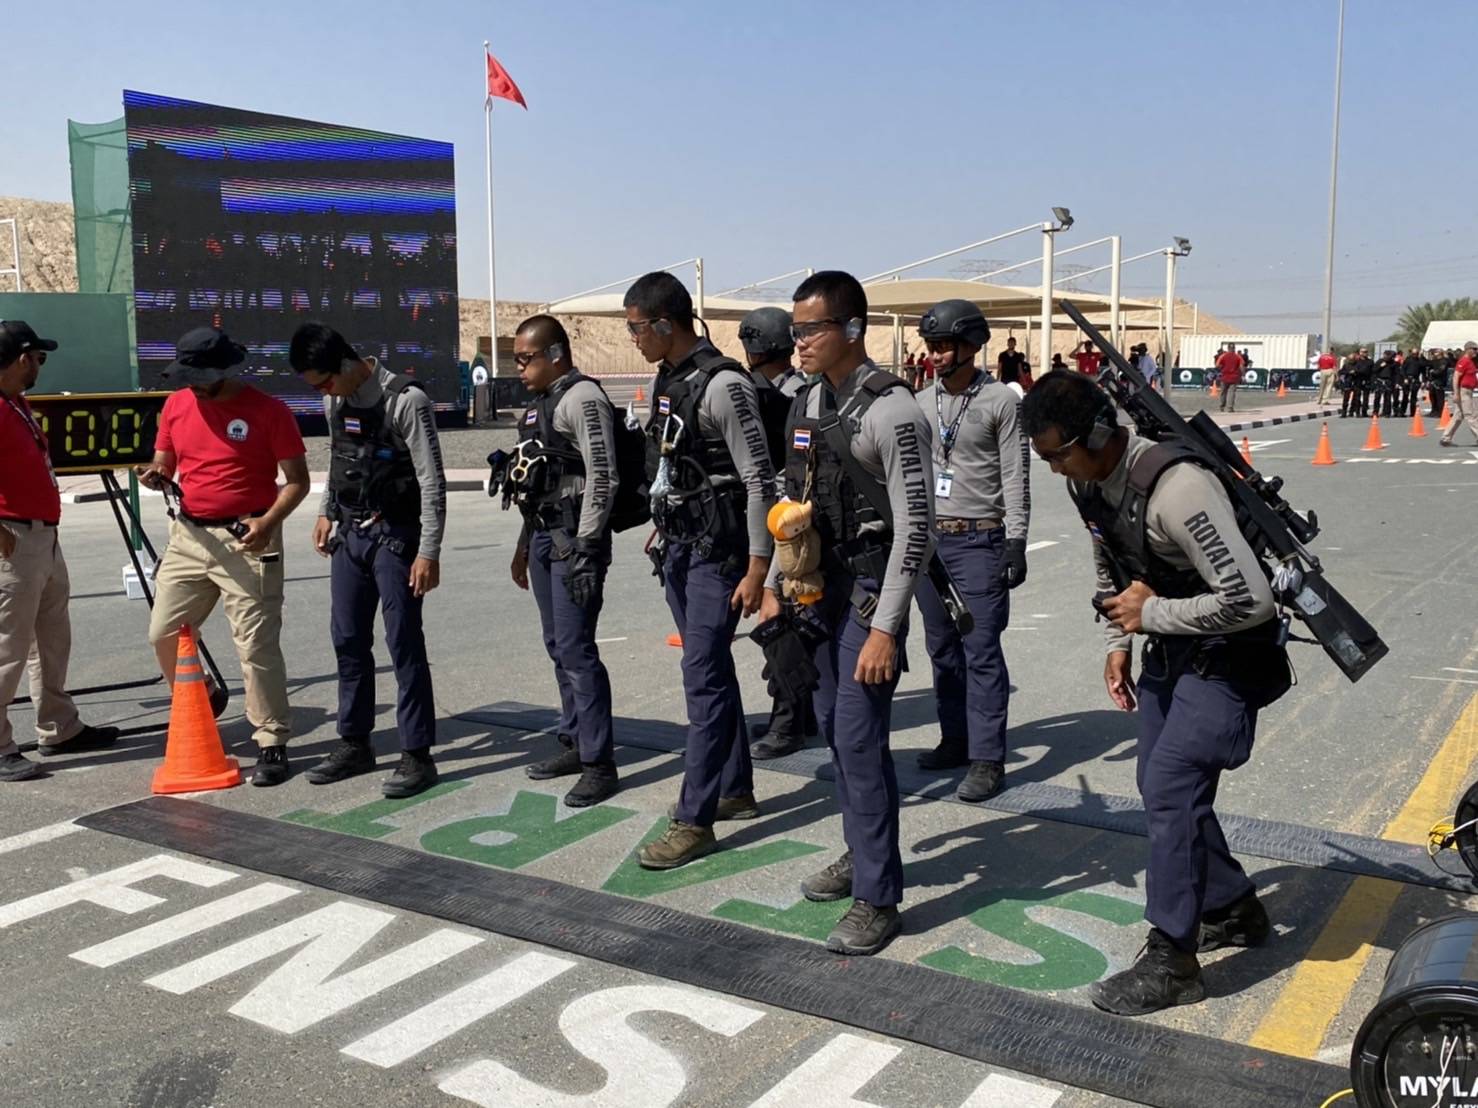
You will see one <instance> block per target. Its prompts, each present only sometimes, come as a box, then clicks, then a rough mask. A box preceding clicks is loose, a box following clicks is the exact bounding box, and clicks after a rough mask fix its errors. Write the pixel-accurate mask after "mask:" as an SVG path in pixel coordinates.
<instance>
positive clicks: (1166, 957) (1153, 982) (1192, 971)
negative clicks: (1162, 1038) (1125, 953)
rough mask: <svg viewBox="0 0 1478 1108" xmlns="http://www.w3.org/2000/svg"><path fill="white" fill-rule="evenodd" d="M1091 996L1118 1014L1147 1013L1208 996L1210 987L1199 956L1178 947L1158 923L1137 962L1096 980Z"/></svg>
mask: <svg viewBox="0 0 1478 1108" xmlns="http://www.w3.org/2000/svg"><path fill="white" fill-rule="evenodd" d="M1088 997H1089V999H1090V1000H1092V1001H1093V1005H1094V1007H1096V1008H1102V1009H1103V1010H1104V1011H1105V1012H1112V1013H1113V1014H1114V1015H1116V1016H1144V1015H1148V1014H1149V1013H1150V1012H1158V1011H1160V1010H1161V1009H1162V1008H1171V1007H1174V1006H1175V1005H1177V1004H1195V1003H1196V1002H1197V1001H1198V1000H1204V999H1205V998H1206V987H1205V986H1204V985H1203V984H1202V983H1201V964H1200V963H1199V962H1197V961H1196V956H1195V955H1194V954H1192V953H1191V952H1190V951H1188V950H1181V949H1180V948H1179V947H1177V946H1176V945H1175V944H1174V943H1172V942H1171V941H1170V940H1169V939H1168V938H1166V937H1165V933H1164V932H1163V931H1161V930H1160V929H1159V928H1158V927H1151V928H1150V934H1149V938H1147V939H1146V940H1145V943H1144V946H1143V947H1141V948H1140V951H1139V958H1138V960H1137V961H1135V963H1134V965H1132V966H1130V967H1129V968H1128V969H1126V970H1124V971H1123V972H1122V973H1116V974H1114V975H1113V976H1112V977H1108V978H1105V979H1104V980H1102V981H1098V982H1095V983H1094V984H1093V985H1091V986H1090V987H1089V989H1088Z"/></svg>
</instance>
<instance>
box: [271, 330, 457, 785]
mask: <svg viewBox="0 0 1478 1108" xmlns="http://www.w3.org/2000/svg"><path fill="white" fill-rule="evenodd" d="M288 361H289V362H290V363H291V365H292V367H293V369H294V371H296V372H297V373H298V375H299V376H301V377H302V378H303V380H304V381H305V382H306V383H307V384H309V385H311V386H312V387H313V388H315V389H317V390H318V391H319V392H321V393H323V394H324V397H323V411H324V415H325V416H326V417H327V419H328V425H329V434H330V436H331V452H332V456H331V458H330V461H329V476H328V485H327V487H326V488H325V489H324V494H323V505H322V507H321V508H320V509H319V515H318V521H317V522H316V523H315V524H314V526H313V545H314V547H315V548H316V549H317V550H318V552H319V553H320V554H322V555H324V556H325V557H330V558H331V559H332V561H331V563H330V568H329V589H330V593H331V596H332V609H331V612H330V616H329V631H330V636H331V637H332V639H333V644H334V654H335V655H336V656H337V658H338V668H339V713H338V729H339V739H340V741H339V745H338V746H337V747H335V748H334V750H332V751H331V752H330V753H329V755H328V756H327V757H326V758H324V760H323V761H322V762H320V763H319V764H318V765H316V766H314V767H313V768H312V769H310V770H309V771H308V773H307V775H306V776H307V778H308V781H309V782H310V783H311V784H314V785H325V784H328V783H330V782H333V781H342V780H343V779H344V778H346V777H352V776H353V775H355V774H359V773H365V772H367V771H369V770H371V769H374V767H375V754H374V749H373V747H372V746H371V744H370V733H371V731H372V730H373V729H374V721H375V659H374V653H373V650H372V645H373V643H374V623H375V609H376V608H379V609H380V611H381V613H382V614H383V616H384V620H385V645H386V647H387V648H388V649H389V652H390V661H391V664H392V665H393V666H394V669H395V684H396V688H397V695H396V703H395V722H396V729H397V730H398V731H399V733H400V734H399V737H400V748H401V759H400V765H399V766H398V767H397V768H396V770H395V772H394V774H392V775H391V776H390V778H389V779H388V780H386V781H385V783H384V785H383V786H381V791H382V792H384V794H385V795H386V796H387V797H391V798H402V797H409V796H415V795H417V794H418V793H422V792H425V791H426V790H427V789H429V788H431V786H432V785H434V784H436V781H437V776H438V775H437V771H436V765H435V763H434V762H433V761H432V759H431V747H432V746H433V745H434V744H435V742H436V702H435V700H434V698H433V694H432V689H431V663H430V662H429V661H427V659H426V636H425V633H424V630H423V627H422V622H421V607H422V603H423V601H424V599H425V596H426V594H427V593H428V592H430V591H431V590H432V589H434V588H436V586H437V585H438V584H440V582H441V537H442V533H443V531H444V530H445V528H446V474H445V473H444V472H443V469H442V464H441V446H440V444H439V442H438V441H437V438H436V422H435V414H434V411H433V408H432V404H431V398H430V397H429V396H427V395H426V391H425V390H424V389H422V388H421V387H420V385H418V384H417V383H416V382H415V381H414V380H412V379H410V378H408V377H403V376H401V375H399V374H396V373H392V372H390V370H389V369H387V368H386V367H385V366H384V365H382V364H381V363H380V362H379V360H378V359H376V358H372V357H371V358H361V357H360V356H359V354H358V353H357V352H356V351H355V350H354V348H353V347H352V346H350V345H349V342H348V341H347V340H346V339H345V338H344V336H343V335H341V334H339V332H338V331H335V330H334V329H333V328H332V327H329V326H326V325H325V324H322V323H305V324H303V326H301V327H299V328H298V329H297V331H296V332H294V334H293V337H292V344H291V347H290V349H289V351H288Z"/></svg>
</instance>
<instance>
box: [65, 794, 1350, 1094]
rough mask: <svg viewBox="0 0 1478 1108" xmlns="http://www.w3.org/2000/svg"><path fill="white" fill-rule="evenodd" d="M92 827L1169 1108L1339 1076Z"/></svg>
mask: <svg viewBox="0 0 1478 1108" xmlns="http://www.w3.org/2000/svg"><path fill="white" fill-rule="evenodd" d="M77 822H78V823H79V824H81V825H82V826H84V827H89V828H91V829H93V830H95V831H106V832H109V833H111V834H114V835H120V836H123V837H126V838H129V839H135V840H138V841H140V842H146V843H150V844H152V845H154V846H158V847H163V848H165V849H169V850H176V851H180V852H182V853H186V854H194V855H198V856H200V857H203V858H211V859H214V860H216V861H219V862H224V863H226V864H228V865H232V866H238V867H240V868H242V869H247V870H255V871H258V872H264V873H270V874H273V875H275V876H278V877H283V878H287V879H289V880H293V881H299V882H303V883H305V884H309V885H316V886H318V887H319V888H323V889H328V890H330V891H331V892H335V893H341V894H343V895H346V896H353V897H358V898H360V899H363V900H368V901H373V902H375V903H378V904H384V905H389V906H392V907H396V908H401V909H403V910H405V911H410V912H417V913H420V914H422V915H427V916H434V917H436V918H438V919H443V920H448V921H451V922H453V923H459V924H463V925H465V926H468V927H474V928H479V929H481V930H484V931H491V932H495V933H497V934H500V935H507V936H509V937H511V938H515V939H521V940H523V941H525V942H531V943H538V944H541V945H543V946H546V947H552V948H554V949H557V950H563V951H567V952H569V953H571V954H574V955H578V956H581V957H585V958H593V959H597V960H599V961H602V962H609V963H611V964H612V965H617V966H622V967H624V968H626V969H631V970H636V971H639V972H641V973H647V974H652V975H655V976H657V977H661V978H667V979H670V980H675V981H682V982H685V983H687V984H689V985H694V986H697V987H699V988H704V989H712V990H715V991H717V992H721V993H728V994H731V995H733V996H739V997H744V998H746V999H748V1000H752V1001H756V1002H758V1003H762V1004H770V1005H773V1006H775V1007H777V1008H785V1009H788V1010H790V1011H793V1012H800V1013H804V1014H806V1015H811V1016H817V1017H820V1018H822V1019H826V1020H832V1021H835V1022H838V1023H843V1024H848V1025H850V1026H853V1027H859V1028H863V1029H865V1030H868V1031H874V1032H877V1033H879V1034H882V1035H890V1036H893V1037H895V1038H899V1039H907V1040H910V1041H912V1042H916V1043H922V1044H924V1045H926V1046H931V1047H935V1048H937V1049H940V1050H946V1051H949V1052H950V1053H952V1054H958V1055H961V1056H963V1057H967V1058H975V1059H978V1060H979V1061H981V1062H985V1063H987V1064H989V1065H992V1066H1000V1067H1002V1068H1004V1069H1010V1070H1015V1071H1017V1072H1019V1073H1025V1074H1031V1075H1034V1076H1037V1077H1042V1078H1046V1079H1048V1080H1051V1081H1057V1082H1061V1083H1063V1084H1066V1085H1072V1086H1076V1087H1078V1088H1083V1089H1091V1090H1093V1091H1095V1092H1100V1093H1105V1094H1108V1095H1109V1096H1115V1097H1119V1098H1121V1099H1123V1100H1127V1101H1131V1102H1134V1103H1139V1104H1145V1105H1153V1106H1155V1108H1203V1106H1204V1108H1318V1106H1319V1105H1320V1104H1322V1102H1323V1101H1324V1099H1325V1097H1327V1096H1329V1095H1330V1094H1331V1093H1333V1092H1335V1091H1337V1090H1339V1089H1341V1088H1344V1087H1345V1084H1347V1080H1346V1079H1347V1075H1346V1074H1345V1072H1344V1071H1343V1070H1342V1069H1339V1068H1336V1067H1334V1066H1329V1065H1324V1064H1321V1063H1318V1062H1309V1061H1305V1060H1303V1059H1299V1058H1291V1057H1289V1056H1287V1055H1282V1054H1272V1053H1269V1052H1267V1051H1261V1050H1254V1049H1253V1048H1251V1047H1247V1046H1241V1045H1238V1044H1235V1043H1226V1042H1222V1041H1221V1040H1219V1039H1212V1038H1208V1037H1206V1036H1202V1035H1193V1034H1190V1033H1189V1032H1184V1031H1176V1030H1173V1029H1169V1028H1165V1027H1160V1026H1157V1025H1155V1024H1153V1023H1148V1022H1143V1021H1136V1020H1131V1019H1120V1018H1117V1017H1114V1016H1109V1015H1105V1014H1104V1013H1102V1012H1098V1011H1096V1010H1094V1009H1092V1008H1087V1007H1083V1006H1080V1005H1076V1004H1067V1003H1064V1002H1062V1001H1055V1000H1049V999H1046V998H1044V997H1041V996H1037V995H1034V994H1031V993H1024V992H1016V991H1013V990H1011V989H1004V988H1001V987H999V986H994V985H989V984H984V983H981V982H976V981H971V980H969V979H967V978H963V977H956V976H953V975H951V974H947V973H942V972H939V971H936V970H931V969H928V968H926V967H923V966H915V965H909V964H906V963H903V962H897V961H893V960H891V959H889V958H886V957H882V958H842V957H838V956H837V955H834V954H830V953H828V952H827V951H826V949H825V948H824V947H823V946H821V945H819V944H816V943H808V942H803V941H801V940H798V939H791V938H787V937H785V936H781V935H774V934H771V933H769V932H765V931H758V930H755V929H752V928H748V927H742V926H739V925H737V924H732V923H728V922H725V921H723V920H716V919H708V918H705V917H702V916H695V915H689V914H688V913H686V912H678V911H674V910H673V909H670V908H663V907H659V906H657V905H653V904H648V903H644V902H642V901H637V900H628V899H626V898H624V897H618V896H613V895H612V894H610V893H602V892H595V891H593V890H589V889H581V888H577V887H575V886H572V885H564V884H561V883H559V882H556V881H549V880H545V879H542V878H537V877H529V876H525V875H522V874H518V873H511V872H506V871H503V870H497V869H491V868H488V867H485V866H479V865H476V864H474V863H472V862H462V861H457V860H455V859H449V858H443V857H439V856H436V855H429V854H423V853H421V852H419V851H415V850H407V849H406V848H404V847H399V846H391V845H389V844H387V843H381V842H374V841H372V840H369V839H363V838H358V837H354V836H350V835H341V834H337V833H335V832H331V831H322V830H318V829H316V828H310V827H302V826H299V825H296V824H290V823H283V822H281V821H279V820H272V819H265V818H263V817H261V816H254V815H248V814H246V813H242V812H232V811H227V810H225V809H222V808H216V807H213V806H211V805H209V804H202V803H200V802H199V801H192V800H177V799H171V798H166V797H153V798H151V799H149V800H141V801H137V802H135V803H132V804H124V805H121V806H119V807H117V808H110V809H107V810H106V811H102V812H96V813H93V814H92V815H89V816H84V817H82V818H81V819H79V820H77Z"/></svg>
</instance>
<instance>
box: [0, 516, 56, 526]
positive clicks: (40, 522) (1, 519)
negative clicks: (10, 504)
mask: <svg viewBox="0 0 1478 1108" xmlns="http://www.w3.org/2000/svg"><path fill="white" fill-rule="evenodd" d="M0 523H15V524H20V525H23V526H26V527H33V528H34V527H55V526H56V524H55V523H53V522H52V521H51V520H48V519H21V518H20V517H19V516H0Z"/></svg>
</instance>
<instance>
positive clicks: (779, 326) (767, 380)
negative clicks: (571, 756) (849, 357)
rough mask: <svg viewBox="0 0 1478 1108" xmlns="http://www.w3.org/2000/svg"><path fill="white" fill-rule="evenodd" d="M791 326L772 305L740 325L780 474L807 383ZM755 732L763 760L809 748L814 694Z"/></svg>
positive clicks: (780, 701) (757, 754) (781, 704)
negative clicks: (795, 408) (797, 401)
mask: <svg viewBox="0 0 1478 1108" xmlns="http://www.w3.org/2000/svg"><path fill="white" fill-rule="evenodd" d="M790 322H791V321H790V313H789V312H787V311H786V310H785V309H784V308H776V307H773V306H771V305H766V306H765V307H763V308H756V309H755V310H754V311H752V312H750V313H749V314H748V315H747V316H745V317H744V319H743V320H742V321H741V322H740V324H739V342H740V343H741V344H742V345H743V347H744V356H745V357H746V358H747V359H748V360H749V376H750V379H751V380H752V381H754V391H755V396H756V398H757V399H758V400H759V405H760V421H761V422H762V423H764V425H765V439H766V441H767V442H768V443H769V446H770V460H771V461H772V462H773V463H774V465H775V471H776V472H777V473H779V472H780V471H781V470H783V469H784V468H785V429H786V427H787V425H788V424H789V423H790V407H791V401H792V400H793V399H794V397H795V395H796V393H798V392H800V390H801V386H803V385H804V384H805V383H806V379H805V377H804V376H802V375H801V374H799V373H797V372H796V371H795V368H794V366H792V365H791V358H792V356H793V355H794V354H795V340H794V339H793V338H791V337H790ZM763 676H764V677H767V678H768V677H770V676H771V673H770V672H769V670H766V671H765V672H764V674H763ZM753 734H754V736H755V738H756V739H757V740H758V741H757V742H756V743H755V744H754V745H753V746H752V747H751V748H750V754H751V755H752V756H753V757H754V758H755V759H756V760H758V761H767V760H769V759H771V758H781V757H784V756H785V755H787V754H794V753H795V752H796V751H797V750H800V749H801V748H803V747H804V746H805V745H806V742H807V741H808V740H809V739H812V738H814V737H815V735H816V709H815V706H814V705H813V704H812V703H811V696H810V694H809V693H808V694H806V695H804V696H792V695H787V693H786V692H785V691H784V690H783V689H782V690H780V691H777V692H776V694H775V697H774V703H773V705H772V707H771V709H770V719H769V722H768V723H764V724H756V725H755V728H754V732H753Z"/></svg>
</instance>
